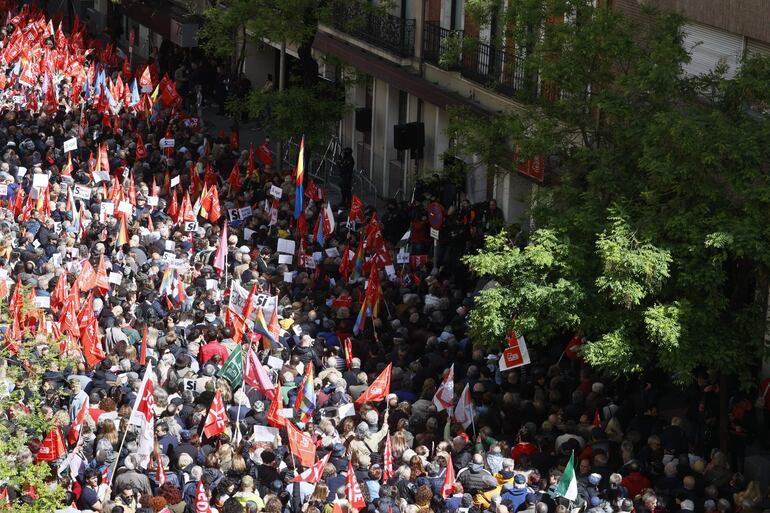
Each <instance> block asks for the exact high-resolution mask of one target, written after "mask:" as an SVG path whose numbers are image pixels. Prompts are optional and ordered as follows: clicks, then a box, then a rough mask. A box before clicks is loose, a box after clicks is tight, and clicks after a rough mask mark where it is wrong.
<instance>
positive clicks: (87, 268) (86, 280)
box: [75, 260, 96, 292]
mask: <svg viewBox="0 0 770 513" xmlns="http://www.w3.org/2000/svg"><path fill="white" fill-rule="evenodd" d="M82 267H83V268H82V269H81V271H80V275H79V276H78V279H77V280H76V281H75V283H77V285H78V288H79V289H80V290H82V291H83V292H88V291H89V290H91V289H92V288H94V286H95V285H96V272H95V271H94V267H93V266H92V265H91V262H89V261H88V260H86V261H84V262H83V266H82Z"/></svg>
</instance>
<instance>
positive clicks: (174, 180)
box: [171, 175, 181, 187]
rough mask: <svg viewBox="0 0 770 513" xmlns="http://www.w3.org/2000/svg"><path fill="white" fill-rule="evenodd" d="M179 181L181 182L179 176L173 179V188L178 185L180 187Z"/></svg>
mask: <svg viewBox="0 0 770 513" xmlns="http://www.w3.org/2000/svg"><path fill="white" fill-rule="evenodd" d="M179 180H181V178H179V175H177V176H175V177H174V178H172V179H171V187H176V186H177V185H179Z"/></svg>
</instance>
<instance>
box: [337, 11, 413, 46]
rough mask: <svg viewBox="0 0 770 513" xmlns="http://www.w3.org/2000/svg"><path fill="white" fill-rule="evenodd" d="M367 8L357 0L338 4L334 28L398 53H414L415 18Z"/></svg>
mask: <svg viewBox="0 0 770 513" xmlns="http://www.w3.org/2000/svg"><path fill="white" fill-rule="evenodd" d="M370 9H371V8H370V7H366V6H363V5H360V4H357V3H345V4H337V5H336V6H335V13H334V14H335V16H334V22H333V25H334V28H336V29H338V30H341V31H342V32H346V33H348V34H350V35H352V36H355V37H357V38H358V39H361V40H363V41H366V42H367V43H369V44H371V45H373V46H377V47H380V48H383V49H384V50H387V51H388V52H391V53H393V54H395V55H398V56H399V57H412V56H414V34H415V27H416V20H414V19H407V18H400V17H398V16H393V15H392V14H388V13H379V12H371V10H370Z"/></svg>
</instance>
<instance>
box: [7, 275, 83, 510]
mask: <svg viewBox="0 0 770 513" xmlns="http://www.w3.org/2000/svg"><path fill="white" fill-rule="evenodd" d="M28 293H29V290H28V288H24V289H23V291H22V293H21V295H22V298H23V301H22V306H21V314H20V315H21V318H22V319H23V318H25V317H27V318H30V317H32V318H34V317H37V316H40V315H41V313H40V310H39V309H38V308H36V307H35V306H34V305H32V304H31V303H30V302H29V301H28V299H27V297H28V296H27V294H28ZM6 306H7V305H6V304H2V309H1V310H0V320H1V321H2V323H3V324H5V325H9V324H12V320H11V317H10V315H9V313H8V309H7V307H6ZM9 329H10V328H9ZM16 342H17V351H16V352H11V351H10V349H9V347H8V345H7V344H6V345H4V347H3V348H2V349H0V411H2V412H4V413H5V414H4V415H3V418H2V419H0V454H2V457H0V486H3V487H8V488H12V489H14V490H16V491H17V492H18V494H19V495H20V496H21V495H22V494H24V495H27V497H26V499H24V500H20V501H16V502H14V503H12V504H10V505H7V506H6V507H8V508H9V509H8V511H13V512H18V513H49V512H51V511H54V510H56V509H58V508H61V507H63V506H64V493H65V489H64V488H62V487H60V486H54V485H55V483H56V472H55V468H54V467H52V466H51V465H49V464H48V463H46V462H37V463H36V462H33V460H32V455H31V453H30V450H29V447H30V446H31V445H33V444H34V443H36V442H40V441H42V440H43V439H44V438H45V436H46V435H47V434H48V433H49V432H50V431H51V430H52V429H54V428H55V427H56V425H55V421H54V419H52V418H50V417H48V416H46V415H45V413H44V412H43V411H42V408H41V407H42V406H43V404H44V402H43V396H42V394H41V389H40V386H41V383H42V380H43V374H44V373H45V372H46V371H54V372H56V371H60V370H63V369H64V367H66V366H68V365H70V364H71V363H72V361H71V359H70V358H68V357H67V356H65V355H62V354H61V353H60V351H59V341H58V340H55V339H54V337H53V335H51V334H50V333H48V334H46V333H43V332H41V330H38V331H37V333H33V332H31V331H30V330H29V329H26V330H24V331H23V334H22V335H21V337H20V338H19V339H17V341H16ZM24 407H26V408H28V409H29V411H25V408H24ZM55 464H56V463H54V465H55ZM29 490H34V495H33V496H34V497H35V498H34V500H27V499H29V498H30V497H29V495H30V492H29ZM1 502H2V499H0V503H1ZM2 507H3V506H2V505H0V508H2Z"/></svg>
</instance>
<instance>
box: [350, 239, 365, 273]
mask: <svg viewBox="0 0 770 513" xmlns="http://www.w3.org/2000/svg"><path fill="white" fill-rule="evenodd" d="M364 258H365V257H364V239H361V240H360V241H359V242H358V248H357V249H356V254H355V256H354V257H353V273H352V276H351V277H350V278H351V279H352V280H353V281H356V280H358V279H359V278H361V275H362V273H363V272H364Z"/></svg>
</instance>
